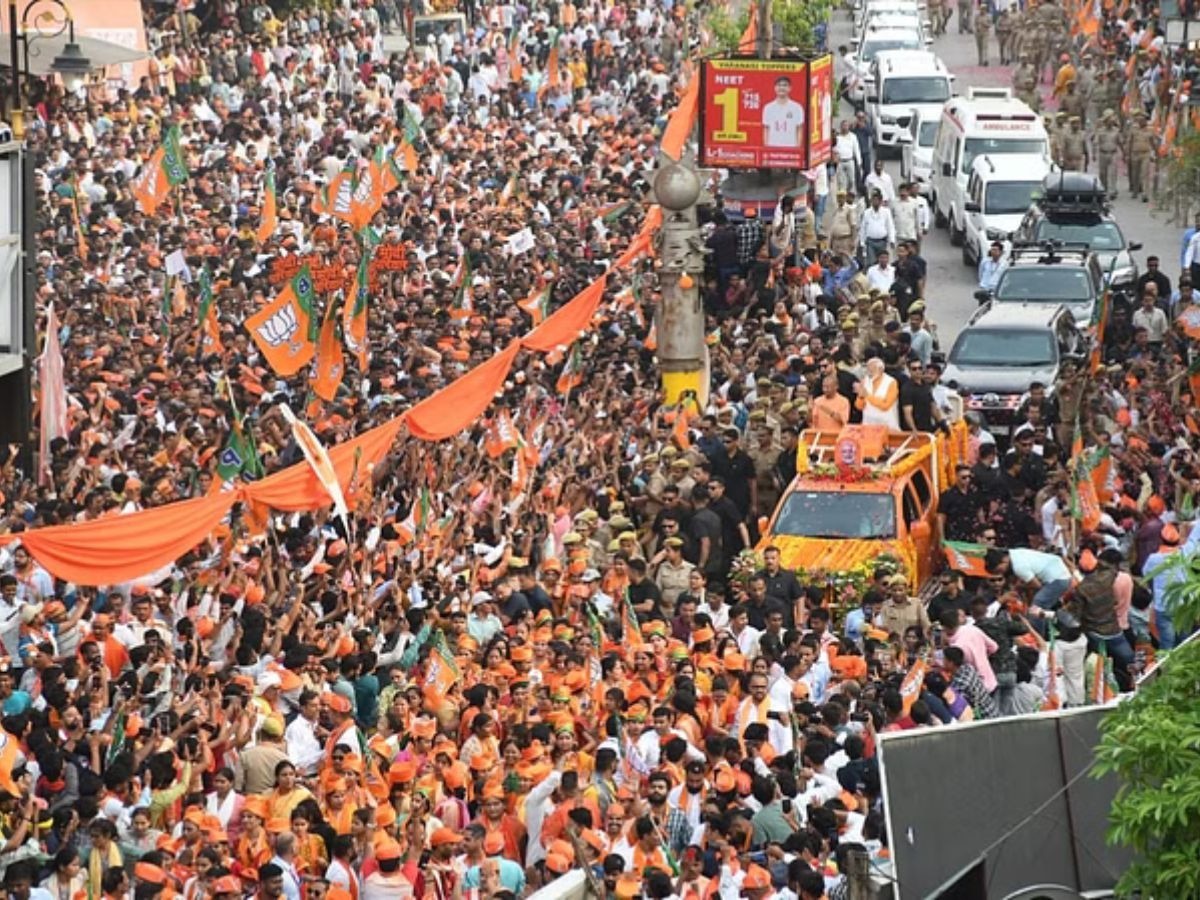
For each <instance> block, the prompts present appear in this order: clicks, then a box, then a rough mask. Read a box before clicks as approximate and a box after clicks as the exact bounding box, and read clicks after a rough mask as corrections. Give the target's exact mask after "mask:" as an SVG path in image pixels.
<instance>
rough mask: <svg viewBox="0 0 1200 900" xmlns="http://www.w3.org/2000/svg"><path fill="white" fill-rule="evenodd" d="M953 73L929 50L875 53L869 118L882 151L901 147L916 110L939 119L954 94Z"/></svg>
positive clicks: (868, 84) (868, 101)
mask: <svg viewBox="0 0 1200 900" xmlns="http://www.w3.org/2000/svg"><path fill="white" fill-rule="evenodd" d="M953 85H954V76H953V75H952V74H950V70H949V69H948V68H946V64H945V63H944V62H942V61H941V60H940V59H939V58H938V57H937V55H936V54H934V53H931V52H929V51H928V50H885V51H883V52H881V53H879V54H877V55H876V56H875V61H874V62H873V63H872V64H871V75H870V78H869V79H868V81H867V118H868V119H870V121H871V127H872V128H873V129H874V130H875V145H876V149H877V151H879V150H894V149H899V148H900V147H901V146H902V145H903V143H904V138H905V136H906V135H908V134H910V129H911V125H912V117H913V115H914V112H915V113H916V114H917V115H919V116H920V117H921V118H922V119H926V120H929V119H932V120H933V121H935V122H936V121H937V119H938V116H940V115H941V112H942V107H943V106H944V105H945V103H946V101H947V100H949V99H950V97H951V96H952V94H953Z"/></svg>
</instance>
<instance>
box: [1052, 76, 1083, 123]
mask: <svg viewBox="0 0 1200 900" xmlns="http://www.w3.org/2000/svg"><path fill="white" fill-rule="evenodd" d="M1058 108H1059V110H1061V111H1062V112H1065V113H1066V114H1067V118H1068V120H1070V119H1072V118H1076V119H1079V121H1080V122H1082V121H1083V120H1084V116H1086V115H1087V109H1086V104H1084V102H1083V97H1081V96H1080V95H1079V82H1077V81H1068V82H1067V90H1066V93H1064V94H1063V95H1062V97H1061V98H1060V99H1059V101H1058Z"/></svg>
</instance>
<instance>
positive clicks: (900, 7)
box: [854, 0, 931, 37]
mask: <svg viewBox="0 0 1200 900" xmlns="http://www.w3.org/2000/svg"><path fill="white" fill-rule="evenodd" d="M881 18H886V19H889V20H896V19H902V20H907V21H908V22H909V23H910V24H914V25H917V26H919V27H920V28H922V29H924V30H925V31H926V32H927V33H929V32H930V31H931V29H930V22H929V14H928V12H927V10H926V9H925V6H924V4H920V3H914V2H913V0H869V2H868V3H867V4H866V5H865V6H864V7H863V8H862V9H860V10H858V11H857V12H856V13H855V14H854V36H855V37H862V33H863V32H864V31H866V30H867V28H869V27H870V26H871V25H873V24H874V23H875V22H876V21H877V20H878V19H881Z"/></svg>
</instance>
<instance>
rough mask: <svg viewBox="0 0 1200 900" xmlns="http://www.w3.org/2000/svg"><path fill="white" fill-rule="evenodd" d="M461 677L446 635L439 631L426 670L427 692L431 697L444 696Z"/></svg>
mask: <svg viewBox="0 0 1200 900" xmlns="http://www.w3.org/2000/svg"><path fill="white" fill-rule="evenodd" d="M460 677H461V673H460V672H459V670H458V663H456V662H455V661H454V654H453V653H451V652H450V648H449V646H447V644H446V636H445V634H444V633H443V632H441V631H438V633H437V637H435V638H434V640H433V649H432V651H431V652H430V654H429V660H428V666H427V668H426V670H425V694H426V696H429V697H444V696H445V695H446V694H447V693H448V692H449V691H450V689H451V688H453V687H454V685H455V683H456V682H457V681H458V679H459V678H460Z"/></svg>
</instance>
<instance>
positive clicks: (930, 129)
mask: <svg viewBox="0 0 1200 900" xmlns="http://www.w3.org/2000/svg"><path fill="white" fill-rule="evenodd" d="M937 132H938V123H937V122H936V121H934V122H922V123H921V130H920V131H919V132H918V133H917V145H918V146H920V147H932V146H933V142H934V141H935V140H937Z"/></svg>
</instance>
